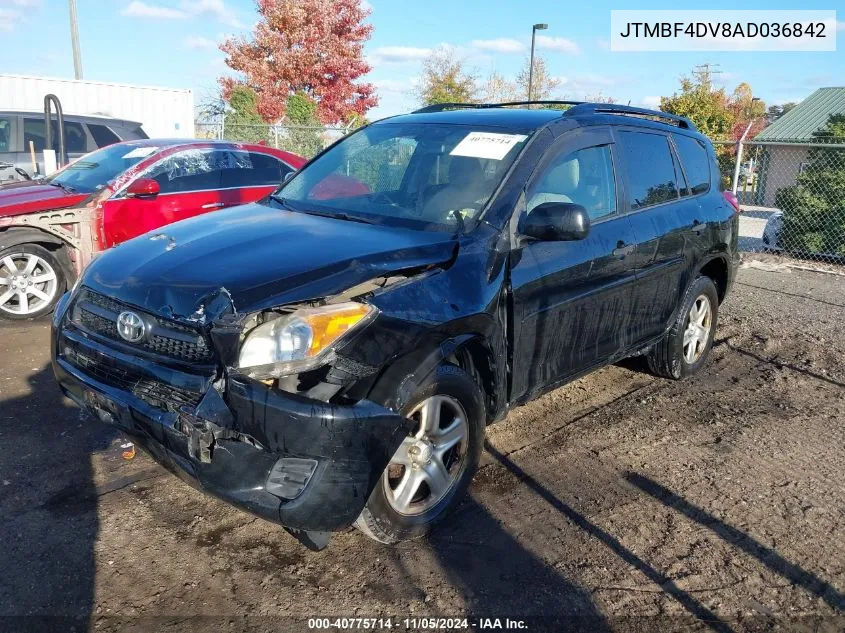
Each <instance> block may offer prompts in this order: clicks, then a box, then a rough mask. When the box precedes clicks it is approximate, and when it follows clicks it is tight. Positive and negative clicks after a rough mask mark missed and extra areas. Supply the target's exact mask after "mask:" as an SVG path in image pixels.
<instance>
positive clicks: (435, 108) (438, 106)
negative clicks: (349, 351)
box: [412, 100, 584, 114]
mask: <svg viewBox="0 0 845 633" xmlns="http://www.w3.org/2000/svg"><path fill="white" fill-rule="evenodd" d="M582 104H584V102H583V101H546V100H532V101H506V102H504V103H435V104H432V105H428V106H425V107H422V108H420V109H419V110H414V111H413V112H412V114H425V113H428V112H443V111H444V110H468V109H485V108H505V107H509V106H522V105H568V106H577V105H582Z"/></svg>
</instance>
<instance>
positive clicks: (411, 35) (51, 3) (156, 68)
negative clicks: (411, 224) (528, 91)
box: [0, 0, 845, 119]
mask: <svg viewBox="0 0 845 633" xmlns="http://www.w3.org/2000/svg"><path fill="white" fill-rule="evenodd" d="M77 1H78V14H79V31H80V41H81V47H82V58H83V68H84V76H85V78H86V79H93V80H98V81H110V82H119V83H130V84H141V85H156V86H167V87H171V88H190V89H192V90H193V91H194V93H195V100H196V102H197V103H200V102H202V101H203V100H208V99H210V98H213V97H214V96H215V93H216V79H217V77H219V76H220V75H221V74H225V73H228V72H230V71H229V70H228V68H227V66H226V65H225V62H224V55H223V53H221V52H220V51H219V50H218V49H217V43H219V42H220V41H222V40H223V39H225V38H226V37H230V36H233V35H249V33H250V32H251V30H252V27H253V26H254V24H255V22H256V20H257V17H258V16H257V13H256V11H255V5H254V2H253V0H77ZM364 3H365V4H366V5H367V6H368V7H370V8H371V9H372V13H371V15H370V17H369V18H368V21H369V22H370V23H371V24H372V25H373V27H374V30H373V34H372V38H371V40H370V41H369V42H368V43H367V45H366V47H365V53H366V56H367V59H368V61H369V63H370V65H371V66H372V71H371V72H370V73H369V74H368V75H367V76H366V77H365V78H364V80H366V81H370V82H372V83H374V84H375V85H376V88H377V92H378V95H379V97H380V103H379V105H378V107H376V108H374V109H373V110H371V111H370V113H369V114H368V116H369V118H370V119H377V118H381V117H384V116H390V115H393V114H399V113H401V112H407V111H408V110H411V109H413V108H414V107H415V106H417V105H418V104H417V102H416V98H415V97H414V94H413V91H414V86H415V84H416V81H417V79H418V77H419V74H420V69H421V64H422V60H423V59H424V58H425V57H426V56H427V55H428V54H429V53H430V52H431V50H432V49H435V48H437V47H439V46H448V47H451V48H453V49H454V51H455V53H456V54H457V55H458V56H459V57H461V58H462V59H463V60H464V62H465V64H466V65H467V67H468V68H470V69H472V70H473V71H474V72H475V73H476V75H477V76H478V77H479V78H480V79H481V80H483V79H484V78H486V77H487V76H488V75H489V74H490V73H491V72H493V71H496V72H498V73H500V74H502V75H504V76H505V77H507V78H513V77H515V76H516V74H517V72H518V71H519V69H520V67H521V66H522V65H523V64H524V63H525V58H526V56H527V54H528V47H529V45H530V41H531V25H532V24H534V23H547V24H548V25H549V28H548V30H546V31H543V32H540V33H538V35H539V37H538V42H537V53H538V54H540V55H542V56H543V57H544V58H545V59H546V62H547V65H548V67H549V70H550V73H551V74H552V75H553V76H554V77H556V78H558V79H559V80H560V82H561V85H560V87H559V88H558V90H557V94H556V95H555V96H556V97H559V98H568V99H576V100H580V99H583V98H584V97H585V96H593V95H596V94H599V93H600V94H602V95H604V96H607V97H612V98H614V99H615V100H616V101H617V102H619V103H627V102H629V101H630V102H631V103H632V104H634V105H646V106H651V107H654V106H656V105H657V104H659V97H660V96H661V95H663V96H666V95H671V94H672V93H673V92H674V91H676V90H677V89H678V86H679V78H680V77H681V76H682V75H685V74H688V73H689V72H690V71H691V70H692V68H693V67H694V66H696V65H699V64H705V63H710V64H713V65H714V68H715V69H716V70H717V71H719V72H718V73H717V74H715V75H714V80H715V83H716V84H717V86H724V87H726V88H727V89H729V90H733V88H734V87H735V86H736V84H737V83H739V82H742V81H744V82H748V83H749V84H750V85H751V87H752V89H753V92H754V96H757V97H760V98H761V99H762V100H763V101H765V102H766V103H767V104H773V103H785V102H788V101H800V100H801V99H803V98H804V97H806V96H807V95H809V94H810V93H811V92H812V91H813V90H815V89H816V88H818V87H822V86H835V85H838V86H843V85H845V22H843V20H845V11H840V13H839V15H838V16H837V18H838V19H839V22H838V36H839V51H836V52H681V53H678V52H674V53H657V52H651V53H649V52H636V53H631V52H628V53H620V52H612V51H610V50H609V39H610V10H611V9H612V8H626V9H631V8H632V7H633V6H636V8H639V9H676V8H679V6H678V3H677V2H655V1H651V2H646V1H644V2H640V3H637V4H636V5H632V4H631V3H619V2H618V1H617V2H609V1H606V0H592V1H590V2H578V3H575V2H572V3H570V2H567V3H563V2H560V1H559V0H522V1H518V0H482V1H476V0H364ZM836 4H838V2H830V1H822V2H818V1H816V0H801V2H794V1H793V2H792V3H789V2H785V1H784V0H746V1H745V2H744V3H743V5H742V8H743V9H832V8H833V7H834V6H835V5H836ZM697 6H698V7H700V8H707V9H720V8H721V9H733V8H737V5H736V3H735V2H724V1H721V0H716V1H713V0H709V1H708V2H706V3H704V2H702V3H701V4H699V5H697ZM683 8H696V5H691V4H690V5H686V6H684V7H683ZM68 23H69V20H68V3H67V2H66V0H0V60H2V62H0V73H7V74H22V75H38V76H49V77H73V60H72V55H71V45H70V35H69V27H68Z"/></svg>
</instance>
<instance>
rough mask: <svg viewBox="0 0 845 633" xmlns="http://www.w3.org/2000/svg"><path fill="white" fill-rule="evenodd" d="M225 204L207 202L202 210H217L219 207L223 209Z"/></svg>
mask: <svg viewBox="0 0 845 633" xmlns="http://www.w3.org/2000/svg"><path fill="white" fill-rule="evenodd" d="M225 206H226V203H225V202H209V203H208V204H204V205H202V207H201V208H202V209H219V208H220V207H225Z"/></svg>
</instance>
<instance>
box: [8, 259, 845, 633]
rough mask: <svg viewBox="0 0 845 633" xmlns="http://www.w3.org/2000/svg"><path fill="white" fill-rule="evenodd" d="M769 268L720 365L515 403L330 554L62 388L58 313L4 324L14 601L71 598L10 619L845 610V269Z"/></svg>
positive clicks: (538, 621)
mask: <svg viewBox="0 0 845 633" xmlns="http://www.w3.org/2000/svg"><path fill="white" fill-rule="evenodd" d="M768 267H769V266H768V265H767V264H765V263H761V262H760V260H754V261H751V262H750V266H749V262H747V263H746V264H745V265H744V267H743V269H742V270H741V272H740V278H739V282H738V285H737V286H736V288H735V290H734V294H733V295H732V296H731V297H730V299H729V300H728V301H727V303H726V304H725V305H724V306H723V309H722V314H721V315H720V320H721V325H720V328H719V330H718V332H717V336H716V346H715V349H714V350H713V353H712V355H711V357H710V361H709V364H708V366H707V367H706V368H705V370H704V371H703V373H702V374H700V375H699V376H697V377H696V378H693V379H690V380H687V381H684V382H670V381H665V380H658V379H654V378H652V377H651V376H649V375H648V374H647V373H645V371H644V367H643V364H642V363H641V362H638V361H636V360H632V361H626V362H625V363H623V364H622V365H619V366H612V367H608V368H606V369H604V370H602V371H600V372H597V373H596V374H594V375H592V376H589V377H587V378H585V379H582V380H580V381H578V382H575V383H573V384H571V385H569V386H567V387H564V388H562V389H559V390H557V391H555V392H553V393H551V394H549V395H547V396H545V397H543V398H541V399H540V400H538V401H536V402H534V403H532V404H530V405H528V406H526V407H523V408H521V409H518V410H516V411H514V412H512V413H511V415H510V416H509V417H508V418H507V419H506V420H505V421H503V422H501V423H499V424H497V425H495V426H493V427H491V428H490V429H489V431H488V437H489V450H488V455H487V456H486V458H485V464H486V465H485V466H484V467H483V468H482V469H481V471H480V472H479V473H478V475H477V476H476V478H475V481H474V483H473V486H472V488H471V498H470V499H468V500H467V501H466V502H465V503H464V504H463V505H462V506H461V508H460V509H459V510H458V512H457V513H456V514H455V515H454V516H453V517H452V518H451V519H449V520H448V521H447V522H446V523H445V524H444V525H443V526H442V527H441V528H440V529H439V530H437V531H436V532H435V533H434V534H433V535H432V536H431V537H430V538H428V539H425V540H420V541H415V542H412V543H406V544H403V545H401V546H398V547H394V548H391V547H386V546H382V545H379V544H377V543H374V542H372V541H370V540H368V539H367V538H365V537H364V536H362V535H361V534H359V533H358V532H356V531H354V530H349V531H347V532H344V533H341V534H338V535H336V536H335V537H334V538H333V540H332V543H331V545H330V546H329V548H328V549H327V550H325V551H323V552H319V553H314V552H310V551H308V550H306V549H304V548H302V547H301V546H299V545H298V544H297V543H296V542H295V541H294V540H293V539H292V538H290V537H289V536H288V535H287V534H286V533H285V532H283V531H282V530H281V529H279V528H277V527H275V526H273V525H271V524H269V523H265V522H263V521H261V520H259V519H254V518H252V517H251V516H249V515H246V514H243V513H241V512H238V511H236V510H234V509H231V508H230V507H228V506H226V505H224V504H222V503H220V502H218V501H215V500H213V499H211V498H208V497H205V496H204V495H202V494H200V493H198V492H196V491H194V490H192V489H191V488H189V487H187V486H186V485H184V484H182V483H181V482H179V481H178V480H176V479H175V478H174V477H172V476H170V475H168V474H166V473H165V472H164V471H163V470H162V469H160V468H159V467H158V466H156V465H155V464H154V463H153V462H152V461H150V460H149V459H147V458H146V457H144V456H140V455H139V456H138V457H136V458H135V459H133V460H131V461H126V460H124V459H123V458H122V457H121V451H120V448H119V439H118V438H117V436H116V435H115V434H114V433H113V432H112V431H110V430H109V429H108V428H106V427H105V426H103V425H101V424H100V423H99V422H97V421H95V420H93V419H92V418H90V417H88V416H87V415H85V414H83V413H81V412H80V411H79V410H78V409H77V408H75V407H74V406H72V405H71V404H70V403H69V402H67V401H65V400H63V398H62V397H61V395H60V393H59V391H58V389H57V387H56V386H55V384H54V382H53V379H52V376H51V374H50V371H49V368H48V365H47V363H48V338H49V336H48V327H47V325H46V324H44V323H26V324H21V325H9V324H5V325H0V479H2V481H0V484H2V485H0V540H2V543H3V544H4V546H3V549H2V553H0V616H45V617H47V619H43V620H37V619H33V618H31V617H18V618H9V617H0V630H9V631H17V630H38V631H43V630H51V629H54V630H66V629H68V628H71V627H73V626H76V628H77V630H85V629H86V628H87V627H89V626H90V627H91V628H92V629H95V630H98V631H111V630H118V629H120V630H138V631H141V630H152V629H154V628H155V629H158V630H165V631H183V630H197V631H199V630H211V629H213V630H225V631H236V630H244V629H246V628H254V629H257V630H306V629H307V624H306V623H305V622H302V621H301V619H302V618H307V617H308V616H330V615H337V616H350V617H351V616H358V617H372V616H379V615H381V616H392V617H394V618H399V619H404V618H406V617H409V616H415V617H419V616H423V615H440V616H450V617H455V616H460V615H464V614H475V616H483V617H499V618H505V617H509V618H511V619H515V618H524V619H525V622H526V626H527V627H528V629H529V630H541V629H557V630H561V629H565V628H581V629H585V630H613V631H628V630H638V631H639V630H678V629H682V628H683V629H687V628H691V629H696V630H706V629H714V630H718V631H727V630H733V631H745V630H763V629H769V628H779V629H781V630H795V629H799V628H800V629H804V630H808V631H809V630H812V631H818V630H831V631H841V630H843V628H845V616H843V613H845V521H843V513H845V486H844V485H843V481H844V480H845V425H843V420H845V364H843V362H842V358H843V355H845V330H843V316H845V277H843V276H835V275H823V274H817V273H812V272H804V271H794V270H789V269H778V268H777V267H776V266H775V267H773V268H774V270H765V268H768ZM196 616H204V619H198V618H197V617H196ZM293 618H299V619H300V621H299V622H296V621H295V620H294V619H293ZM472 621H474V622H477V621H478V617H473V618H472ZM400 624H402V625H404V623H401V622H400ZM502 626H504V621H503V622H502ZM419 628H422V627H419Z"/></svg>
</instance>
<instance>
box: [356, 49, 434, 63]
mask: <svg viewBox="0 0 845 633" xmlns="http://www.w3.org/2000/svg"><path fill="white" fill-rule="evenodd" d="M429 55H431V49H430V48H416V47H414V46H382V47H381V48H376V49H375V50H373V52H372V53H370V54H369V55H368V60H369V62H370V64H372V65H373V66H376V65H380V64H405V63H408V62H417V61H422V60H423V59H425V58H426V57H428V56H429Z"/></svg>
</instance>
